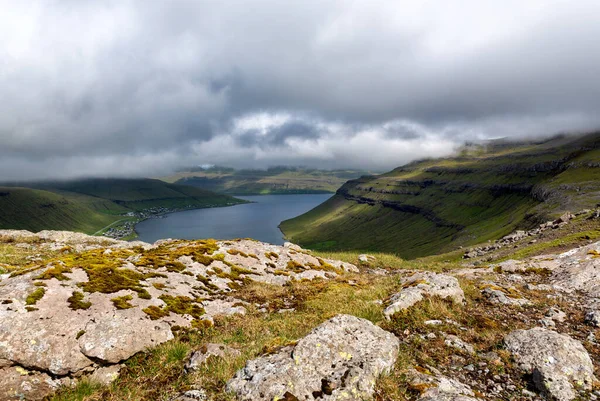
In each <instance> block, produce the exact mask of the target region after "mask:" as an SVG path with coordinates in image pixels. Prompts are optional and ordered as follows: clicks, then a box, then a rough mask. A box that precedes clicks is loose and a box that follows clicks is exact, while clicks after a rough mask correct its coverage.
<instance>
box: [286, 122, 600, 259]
mask: <svg viewBox="0 0 600 401" xmlns="http://www.w3.org/2000/svg"><path fill="white" fill-rule="evenodd" d="M598 202H600V133H592V134H587V135H577V136H572V135H571V136H569V135H561V136H557V137H553V138H551V139H546V140H539V141H527V142H520V143H516V142H511V141H508V140H506V139H503V140H496V141H489V142H487V143H483V144H470V145H468V146H465V147H464V148H463V149H461V151H460V152H459V154H457V155H456V156H454V157H448V158H442V159H432V160H421V161H416V162H413V163H409V164H407V165H405V166H402V167H399V168H396V169H395V170H393V171H390V172H388V173H386V174H383V175H379V176H365V177H361V178H359V179H356V180H352V181H349V182H347V183H346V184H344V185H343V186H342V187H341V188H340V189H339V190H338V191H337V192H336V194H335V196H333V197H332V198H331V199H329V200H328V201H327V202H325V203H323V204H322V205H320V206H318V207H317V208H315V209H313V210H311V211H309V212H308V213H306V214H304V215H302V216H299V217H296V218H294V219H291V220H287V221H284V222H282V224H281V229H282V231H283V232H284V233H285V235H286V237H287V238H288V239H289V240H291V241H293V242H295V243H298V244H301V245H303V246H305V247H308V248H312V249H320V250H349V249H352V250H363V251H385V252H392V253H395V254H398V255H400V256H402V257H404V258H415V257H419V256H426V255H432V254H437V253H443V252H447V251H450V250H452V249H455V248H457V247H459V246H465V245H471V244H475V243H479V242H483V241H488V240H493V239H497V238H500V237H502V236H504V235H506V234H508V233H510V232H512V231H513V230H515V229H516V228H531V227H533V226H535V225H536V224H539V223H540V222H542V221H545V220H547V219H550V218H552V217H555V216H557V215H560V214H561V213H563V212H565V211H578V210H581V209H586V208H591V207H594V206H595V205H596V204H597V203H598Z"/></svg>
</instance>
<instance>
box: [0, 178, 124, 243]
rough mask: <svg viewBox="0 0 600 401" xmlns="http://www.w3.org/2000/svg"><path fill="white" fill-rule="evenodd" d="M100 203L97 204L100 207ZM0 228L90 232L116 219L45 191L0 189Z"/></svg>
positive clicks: (83, 204)
mask: <svg viewBox="0 0 600 401" xmlns="http://www.w3.org/2000/svg"><path fill="white" fill-rule="evenodd" d="M100 203H102V202H99V203H98V204H100ZM0 211H1V212H0V228H14V229H23V230H30V231H34V232H36V231H41V230H73V231H81V232H86V233H90V232H94V231H96V230H98V229H99V228H102V227H104V226H107V225H109V224H111V223H113V222H114V221H117V220H118V219H119V217H118V216H115V215H109V214H104V213H100V212H98V211H95V210H92V209H90V208H89V207H87V206H86V205H85V203H84V202H81V201H80V199H74V198H70V197H66V196H62V195H59V194H55V193H52V192H48V191H42V190H37V189H30V188H18V187H0Z"/></svg>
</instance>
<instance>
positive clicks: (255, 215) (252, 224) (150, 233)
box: [135, 194, 332, 245]
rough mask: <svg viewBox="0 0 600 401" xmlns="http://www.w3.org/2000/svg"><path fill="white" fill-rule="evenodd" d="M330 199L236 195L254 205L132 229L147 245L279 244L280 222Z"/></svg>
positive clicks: (196, 213)
mask: <svg viewBox="0 0 600 401" xmlns="http://www.w3.org/2000/svg"><path fill="white" fill-rule="evenodd" d="M331 196H332V195H331V194H310V195H257V196H238V198H240V199H246V200H249V201H252V202H254V203H246V204H243V205H236V206H229V207H216V208H209V209H195V210H186V211H184V212H177V213H171V214H168V215H166V216H164V217H163V218H159V219H149V220H145V221H142V222H141V223H139V224H138V225H136V227H135V230H136V231H137V233H138V235H139V238H138V239H139V240H141V241H145V242H150V243H152V242H154V241H156V240H159V239H162V238H180V239H201V238H216V239H234V238H253V239H256V240H259V241H263V242H269V243H271V244H276V245H281V244H283V242H284V239H283V234H282V233H281V231H280V230H279V228H278V227H277V226H278V225H279V223H281V222H282V221H283V220H286V219H290V218H292V217H296V216H299V215H301V214H303V213H305V212H307V211H309V210H311V209H312V208H314V207H316V206H318V205H319V204H321V203H323V202H325V201H326V200H327V199H329V198H330V197H331Z"/></svg>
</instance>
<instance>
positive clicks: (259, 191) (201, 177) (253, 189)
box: [161, 166, 370, 195]
mask: <svg viewBox="0 0 600 401" xmlns="http://www.w3.org/2000/svg"><path fill="white" fill-rule="evenodd" d="M365 174H370V173H369V172H367V171H362V170H319V169H310V168H303V167H271V168H268V169H266V170H235V169H233V168H227V167H218V166H215V167H207V168H201V167H197V168H190V169H184V170H182V171H180V172H178V173H176V174H174V175H172V176H168V177H163V178H161V179H162V180H164V181H166V182H174V183H177V184H183V185H191V186H195V187H199V188H203V189H207V190H210V191H215V192H219V193H225V194H229V195H269V194H271V195H282V194H283V195H285V194H322V193H334V192H335V191H337V189H338V188H339V187H341V186H342V185H343V184H344V183H345V182H346V181H348V180H350V179H354V178H358V177H360V176H362V175H365Z"/></svg>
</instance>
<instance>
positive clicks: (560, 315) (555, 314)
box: [546, 308, 567, 322]
mask: <svg viewBox="0 0 600 401" xmlns="http://www.w3.org/2000/svg"><path fill="white" fill-rule="evenodd" d="M546 317H547V318H548V319H552V320H555V321H557V322H564V321H565V319H566V318H567V314H566V313H565V312H563V311H561V310H560V309H556V308H550V309H548V311H547V312H546Z"/></svg>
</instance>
